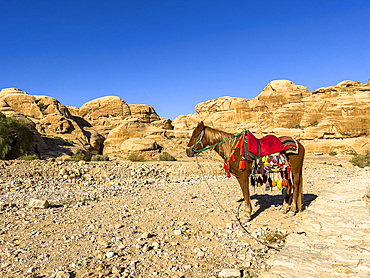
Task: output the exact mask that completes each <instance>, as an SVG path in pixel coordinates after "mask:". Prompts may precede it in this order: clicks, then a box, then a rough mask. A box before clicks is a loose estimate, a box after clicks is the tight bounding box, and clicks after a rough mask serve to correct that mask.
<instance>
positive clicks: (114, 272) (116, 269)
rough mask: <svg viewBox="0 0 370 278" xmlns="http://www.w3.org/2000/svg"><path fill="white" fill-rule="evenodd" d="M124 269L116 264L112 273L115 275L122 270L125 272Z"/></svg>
mask: <svg viewBox="0 0 370 278" xmlns="http://www.w3.org/2000/svg"><path fill="white" fill-rule="evenodd" d="M123 270H124V269H123V267H121V266H118V265H115V266H113V267H112V273H113V274H115V275H118V274H120V273H121V272H123Z"/></svg>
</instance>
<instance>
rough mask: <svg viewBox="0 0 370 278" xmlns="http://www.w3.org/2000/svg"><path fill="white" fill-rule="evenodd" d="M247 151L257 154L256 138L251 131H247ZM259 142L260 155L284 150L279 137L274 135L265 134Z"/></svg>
mask: <svg viewBox="0 0 370 278" xmlns="http://www.w3.org/2000/svg"><path fill="white" fill-rule="evenodd" d="M247 140H248V141H247V142H248V151H249V152H251V153H252V154H254V155H258V142H257V138H256V137H255V136H254V135H253V134H252V132H250V131H248V132H247ZM259 142H260V157H262V156H265V155H269V154H272V153H277V152H282V151H285V148H284V146H283V144H282V143H281V141H280V140H279V138H277V137H276V136H275V135H266V136H264V137H262V138H261V139H259Z"/></svg>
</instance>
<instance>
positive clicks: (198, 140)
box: [190, 129, 248, 154]
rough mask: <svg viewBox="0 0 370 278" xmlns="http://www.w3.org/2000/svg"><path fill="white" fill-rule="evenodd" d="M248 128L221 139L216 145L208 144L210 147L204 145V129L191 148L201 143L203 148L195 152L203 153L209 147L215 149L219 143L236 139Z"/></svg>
mask: <svg viewBox="0 0 370 278" xmlns="http://www.w3.org/2000/svg"><path fill="white" fill-rule="evenodd" d="M247 131H248V130H244V131H242V132H239V133H238V134H236V135H234V136H232V137H230V138H227V139H226V140H223V141H221V142H218V143H217V144H214V145H211V146H208V147H205V148H204V147H203V142H202V140H203V136H204V129H203V130H202V132H201V133H200V134H199V135H198V137H197V140H196V141H195V143H194V144H193V145H192V146H191V147H190V149H192V150H194V147H195V146H196V145H198V144H200V145H201V146H202V149H200V150H199V151H196V152H195V153H196V154H199V153H201V152H204V151H207V150H209V149H214V148H216V147H217V146H218V145H221V144H223V143H226V142H227V141H230V140H231V139H234V138H236V137H238V136H240V135H242V134H243V133H246V132H247Z"/></svg>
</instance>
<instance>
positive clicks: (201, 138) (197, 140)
mask: <svg viewBox="0 0 370 278" xmlns="http://www.w3.org/2000/svg"><path fill="white" fill-rule="evenodd" d="M203 136H204V129H202V131H201V132H200V133H199V135H198V137H197V139H196V140H195V143H194V144H193V145H191V146H190V147H187V148H186V149H188V150H189V149H190V150H191V151H192V152H194V153H198V152H200V151H201V150H199V151H195V150H194V148H195V146H197V145H199V144H200V146H201V147H202V149H203V148H204V145H203V142H202V141H203Z"/></svg>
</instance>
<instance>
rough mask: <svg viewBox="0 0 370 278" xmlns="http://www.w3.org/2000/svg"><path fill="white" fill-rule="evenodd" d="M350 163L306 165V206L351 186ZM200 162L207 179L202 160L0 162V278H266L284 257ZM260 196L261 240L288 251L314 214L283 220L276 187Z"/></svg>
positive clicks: (221, 179)
mask: <svg viewBox="0 0 370 278" xmlns="http://www.w3.org/2000/svg"><path fill="white" fill-rule="evenodd" d="M349 159H350V157H347V156H336V157H332V156H329V155H322V156H315V155H308V156H307V157H306V160H305V164H304V198H305V202H304V204H305V206H309V205H310V204H311V203H312V202H313V201H314V200H315V199H316V198H317V197H318V196H320V192H321V190H322V189H323V188H325V186H326V185H327V184H328V183H337V182H346V180H345V179H348V178H350V176H348V175H350V174H348V175H345V176H344V175H341V172H343V171H344V170H345V171H346V172H347V173H350V172H351V168H352V166H351V165H350V164H349V163H348V160H349ZM206 161H208V162H206ZM200 164H201V166H202V169H203V172H204V173H205V176H203V175H202V173H201V171H200V170H199V168H198V166H197V164H196V163H195V162H194V161H177V162H171V163H170V162H157V161H152V162H146V163H132V162H124V161H113V162H104V163H92V162H90V163H74V162H59V163H58V162H52V161H32V162H20V161H0V174H1V176H0V277H217V276H218V274H219V273H220V271H221V270H223V269H237V270H240V271H241V272H240V273H241V275H242V276H243V277H258V275H259V273H261V272H263V271H265V270H266V269H268V268H269V264H270V262H271V260H272V259H273V257H274V256H275V255H276V253H277V252H278V251H276V250H274V249H269V248H267V247H266V246H264V245H261V244H259V243H258V242H256V241H255V240H254V239H253V238H251V237H250V236H249V235H248V234H247V233H245V231H243V230H242V229H241V227H240V226H239V224H238V222H237V221H236V220H235V215H237V211H238V207H239V205H240V204H242V202H241V196H242V195H241V191H240V188H239V185H238V184H237V182H236V180H235V179H234V178H231V179H227V178H226V177H225V174H224V173H223V170H222V165H221V163H220V162H218V161H210V160H209V159H208V157H203V158H202V159H201V162H200ZM204 179H205V180H207V183H206V182H205V180H204ZM208 185H209V186H210V187H211V188H212V191H210V189H209V187H208ZM251 195H252V197H251V199H252V204H253V211H254V213H253V215H252V217H253V219H252V220H251V221H250V222H249V223H248V224H247V225H246V226H245V228H246V229H247V230H248V231H249V232H250V233H251V234H252V235H253V236H254V237H256V238H258V239H260V240H262V241H264V242H268V243H269V244H271V245H273V246H275V247H281V246H283V245H284V238H285V237H286V235H287V234H291V233H300V232H301V231H299V228H297V227H299V224H300V223H301V222H302V215H304V214H302V213H298V214H297V215H295V216H293V217H289V216H288V215H286V214H283V213H281V212H280V207H281V204H282V200H283V197H282V195H281V193H280V192H278V191H277V190H276V189H274V190H273V191H265V189H264V188H262V187H260V188H255V189H253V188H251ZM32 198H35V199H38V200H47V201H48V203H49V205H48V207H47V208H32V207H31V206H30V205H29V204H30V200H31V199H32ZM216 198H217V200H218V202H217V201H216ZM220 204H221V206H222V207H223V208H225V209H226V211H227V213H225V212H224V211H223V209H222V208H221V207H220ZM242 207H243V206H242Z"/></svg>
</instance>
